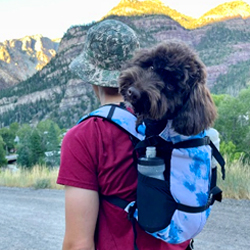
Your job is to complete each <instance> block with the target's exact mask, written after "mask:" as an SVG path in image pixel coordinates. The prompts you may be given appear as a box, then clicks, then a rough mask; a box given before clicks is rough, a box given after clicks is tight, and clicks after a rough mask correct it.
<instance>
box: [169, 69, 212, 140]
mask: <svg viewBox="0 0 250 250" xmlns="http://www.w3.org/2000/svg"><path fill="white" fill-rule="evenodd" d="M198 75H199V77H198V79H197V80H196V81H195V82H194V84H192V86H191V87H190V92H189V93H188V94H187V98H186V100H185V102H184V103H183V107H182V108H181V109H180V110H179V111H178V112H177V116H176V117H175V118H174V119H173V127H174V129H175V131H176V132H178V133H180V134H183V135H196V134H198V133H200V132H202V131H203V130H205V129H208V128H209V127H211V126H213V123H214V121H215V119H216V116H217V112H216V107H215V104H214V102H213V100H212V97H211V94H210V91H209V90H208V88H207V87H206V85H205V83H206V72H205V70H204V69H202V68H201V69H200V72H199V74H198ZM193 79H194V78H193Z"/></svg>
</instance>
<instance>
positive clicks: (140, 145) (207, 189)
mask: <svg viewBox="0 0 250 250" xmlns="http://www.w3.org/2000/svg"><path fill="white" fill-rule="evenodd" d="M89 117H101V118H103V119H106V120H108V121H110V122H111V123H113V124H115V125H117V126H118V127H119V128H121V129H122V130H124V131H126V132H127V133H128V134H129V135H130V137H131V140H132V142H133V143H134V145H135V150H134V152H135V162H136V158H137V157H140V156H142V155H144V153H145V148H146V147H148V146H155V147H156V149H157V156H159V157H162V158H163V159H164V162H165V172H164V177H165V180H159V179H155V178H151V177H148V176H144V175H142V174H141V173H139V172H138V185H137V198H136V201H132V202H128V201H125V200H122V199H120V198H119V197H116V196H103V195H101V199H104V200H106V201H108V202H110V203H112V204H114V205H116V206H119V207H121V208H123V209H124V210H125V211H126V212H127V213H128V218H129V220H131V222H132V223H133V229H134V234H135V240H134V247H135V249H138V248H137V246H136V227H135V220H137V221H138V224H139V225H140V227H141V228H142V229H144V230H145V231H146V232H147V233H149V234H150V235H152V236H154V237H156V238H158V239H161V240H163V241H165V242H168V243H170V244H179V243H182V242H185V241H187V240H189V239H192V238H193V237H195V236H196V235H197V234H199V233H200V232H201V230H202V229H203V227H204V226H205V223H206V221H207V219H208V216H209V214H210V211H211V208H212V205H213V203H214V201H215V200H217V201H221V200H222V191H221V190H220V188H219V187H217V186H216V179H217V171H216V170H217V168H212V167H211V160H212V157H214V158H215V159H216V160H217V162H218V163H219V164H220V165H221V171H222V178H223V179H225V168H224V165H225V161H224V159H223V157H222V156H221V154H220V153H219V151H218V150H217V148H216V146H215V145H214V144H213V142H212V141H210V139H209V137H208V136H206V132H205V131H204V132H202V133H200V134H198V135H195V136H191V137H187V136H183V135H180V134H177V133H176V132H175V131H173V129H171V121H170V122H168V123H167V126H166V127H165V129H164V130H163V131H162V132H161V133H160V134H159V135H156V136H151V137H148V138H146V137H145V136H144V135H142V134H140V133H138V132H137V130H136V117H135V116H134V115H133V114H132V113H130V112H129V111H128V110H126V109H125V107H121V106H118V105H104V106H102V107H100V108H99V109H97V110H95V111H93V112H91V113H90V114H88V115H85V116H84V117H83V118H81V119H80V120H79V122H78V124H79V123H80V122H82V121H84V120H85V119H88V118H89Z"/></svg>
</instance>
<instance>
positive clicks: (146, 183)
mask: <svg viewBox="0 0 250 250" xmlns="http://www.w3.org/2000/svg"><path fill="white" fill-rule="evenodd" d="M137 208H138V223H139V225H140V226H141V227H142V228H143V229H144V230H145V231H147V232H149V233H154V232H156V231H159V230H162V229H164V228H166V227H167V226H168V225H169V224H170V222H171V218H172V216H173V214H174V211H175V210H176V202H175V201H174V199H173V197H172V195H171V194H170V191H169V184H168V182H167V181H162V180H158V179H155V178H151V177H147V176H145V175H142V174H140V173H138V185H137Z"/></svg>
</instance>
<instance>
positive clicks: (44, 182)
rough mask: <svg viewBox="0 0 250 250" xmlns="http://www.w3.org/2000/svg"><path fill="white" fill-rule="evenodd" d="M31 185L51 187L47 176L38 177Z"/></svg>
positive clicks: (43, 187) (37, 187) (42, 187)
mask: <svg viewBox="0 0 250 250" xmlns="http://www.w3.org/2000/svg"><path fill="white" fill-rule="evenodd" d="M33 187H34V188H35V189H45V188H51V182H50V179H48V178H43V179H38V180H36V182H35V183H34V185H33Z"/></svg>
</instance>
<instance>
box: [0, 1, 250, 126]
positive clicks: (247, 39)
mask: <svg viewBox="0 0 250 250" xmlns="http://www.w3.org/2000/svg"><path fill="white" fill-rule="evenodd" d="M128 2H130V3H131V6H133V5H132V4H138V1H132V0H130V1H128V0H123V1H121V2H120V4H125V5H126V4H127V3H128ZM146 2H149V1H145V2H144V4H146ZM150 2H153V3H154V4H156V5H160V4H161V3H160V1H150ZM241 3H242V2H241V1H240V4H241ZM131 8H132V7H131ZM215 9H216V8H215ZM112 11H114V9H113V10H112ZM112 13H114V12H112ZM218 13H219V12H218ZM206 14H208V13H206ZM106 18H113V19H117V20H120V21H122V22H124V23H126V24H128V25H129V26H130V27H131V28H133V29H134V30H135V31H136V32H137V34H138V36H139V39H140V43H141V47H142V48H145V47H151V46H152V45H154V44H156V43H158V42H161V41H164V40H167V39H179V40H182V41H185V42H186V43H188V44H189V45H190V46H192V47H193V48H194V49H195V50H196V51H197V52H198V53H199V55H200V57H201V58H202V60H203V61H204V63H205V64H206V66H207V71H208V80H207V83H208V86H209V88H210V89H211V91H212V92H213V93H216V94H222V93H227V94H230V95H233V96H236V95H238V93H239V91H240V90H241V89H244V88H247V87H248V86H249V85H250V68H249V65H250V18H246V17H245V16H244V19H243V18H242V17H239V16H237V18H230V19H227V18H226V19H224V20H221V21H216V22H213V23H209V24H208V25H203V26H201V27H199V28H196V29H187V28H185V27H183V26H182V25H180V23H179V22H177V21H176V20H174V19H173V18H172V17H170V16H169V15H165V14H161V15H159V14H143V15H132V16H129V15H125V16H115V15H111V16H108V17H106ZM92 25H93V23H92V24H88V25H79V26H74V27H71V28H70V29H68V31H67V32H66V33H65V35H64V37H63V38H62V40H61V42H60V45H59V47H58V50H57V53H56V55H55V56H54V57H53V58H52V59H51V61H50V62H49V63H48V64H47V65H45V66H44V67H43V68H42V69H41V70H40V71H38V72H37V73H35V74H34V75H33V76H32V77H30V78H28V79H27V80H25V81H23V82H21V83H19V84H18V85H16V86H15V87H11V88H8V89H3V90H2V91H1V92H0V120H1V124H0V127H2V126H8V125H9V124H10V123H12V122H14V121H17V122H19V123H32V124H36V123H37V122H39V121H40V120H42V119H46V118H50V119H52V120H54V121H55V122H57V123H58V124H59V125H60V127H64V128H68V127H71V126H72V125H74V124H75V123H76V122H77V120H78V119H79V118H80V117H81V116H82V115H84V114H86V113H88V112H89V111H90V110H91V109H93V108H95V107H97V105H98V102H97V101H96V99H95V97H94V94H93V91H92V86H90V85H88V84H86V83H84V82H83V81H82V80H80V79H79V78H78V77H77V76H75V75H73V74H72V73H71V72H70V71H69V68H68V65H69V64H70V62H71V61H72V60H73V59H74V58H75V57H76V56H77V55H79V53H80V52H81V50H82V49H83V46H84V41H85V36H86V32H87V30H88V29H89V28H90V27H91V26H92Z"/></svg>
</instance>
